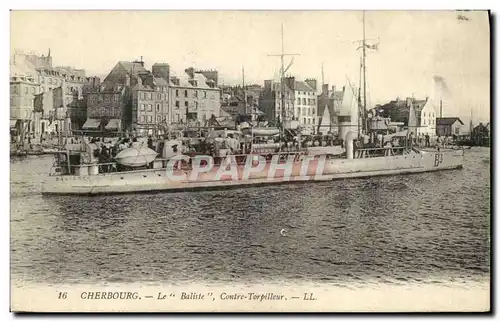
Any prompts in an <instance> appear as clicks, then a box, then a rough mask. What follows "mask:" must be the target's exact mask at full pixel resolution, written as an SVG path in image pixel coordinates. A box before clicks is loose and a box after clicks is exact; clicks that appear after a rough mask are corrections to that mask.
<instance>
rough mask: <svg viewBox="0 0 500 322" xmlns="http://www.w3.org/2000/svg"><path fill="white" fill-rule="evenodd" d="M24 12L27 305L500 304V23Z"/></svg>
mask: <svg viewBox="0 0 500 322" xmlns="http://www.w3.org/2000/svg"><path fill="white" fill-rule="evenodd" d="M10 18H11V52H10V54H11V57H10V187H11V194H10V242H11V244H10V267H11V276H10V278H11V307H10V309H11V311H13V312H487V311H490V306H491V304H490V293H491V290H490V278H491V277H490V274H491V270H490V249H491V244H490V240H491V236H490V231H491V224H490V223H491V208H490V204H491V199H490V198H491V174H490V171H491V150H490V139H491V123H490V106H491V105H490V104H491V102H490V91H491V87H490V78H491V75H490V13H489V12H488V11H469V10H453V11H452V10H447V11H369V10H366V11H363V10H357V11H306V10H304V11H201V10H200V11H161V10H158V11H88V10H87V11H76V10H75V11H16V10H14V11H11V14H10Z"/></svg>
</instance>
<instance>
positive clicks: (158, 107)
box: [156, 104, 160, 112]
mask: <svg viewBox="0 0 500 322" xmlns="http://www.w3.org/2000/svg"><path fill="white" fill-rule="evenodd" d="M156 111H157V112H159V111H160V104H156Z"/></svg>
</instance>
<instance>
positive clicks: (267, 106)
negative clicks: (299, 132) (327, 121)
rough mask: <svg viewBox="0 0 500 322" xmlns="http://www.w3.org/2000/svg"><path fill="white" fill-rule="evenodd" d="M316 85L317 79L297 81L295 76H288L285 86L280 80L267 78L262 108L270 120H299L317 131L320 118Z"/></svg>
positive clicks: (303, 124) (262, 97)
mask: <svg viewBox="0 0 500 322" xmlns="http://www.w3.org/2000/svg"><path fill="white" fill-rule="evenodd" d="M316 87H317V84H316V80H315V79H306V80H305V81H297V80H295V77H286V78H285V79H284V85H283V87H282V85H281V83H279V82H274V81H272V80H266V81H265V82H264V90H263V91H262V96H261V99H260V110H261V111H262V112H263V113H264V115H265V116H266V118H267V119H268V120H281V119H283V118H285V119H289V120H294V121H298V122H299V124H300V125H301V126H303V127H305V128H308V129H310V130H311V131H313V132H315V131H316V126H317V120H318V116H317V109H318V101H317V92H316ZM282 92H283V94H282ZM282 95H283V96H282ZM282 97H283V100H282ZM282 104H284V106H283V107H282V106H281V105H282Z"/></svg>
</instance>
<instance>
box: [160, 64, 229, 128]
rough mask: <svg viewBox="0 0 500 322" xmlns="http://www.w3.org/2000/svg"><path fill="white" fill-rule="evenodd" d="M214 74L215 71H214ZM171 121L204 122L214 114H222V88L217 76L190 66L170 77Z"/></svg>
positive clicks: (216, 115)
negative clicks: (207, 75)
mask: <svg viewBox="0 0 500 322" xmlns="http://www.w3.org/2000/svg"><path fill="white" fill-rule="evenodd" d="M212 76H213V73H212ZM170 97H171V100H170V110H171V112H170V123H186V122H189V121H196V122H199V123H200V124H204V123H205V122H206V121H208V120H209V119H210V118H211V117H212V115H214V116H215V117H219V116H221V113H222V112H221V90H220V89H219V88H218V87H217V83H216V77H213V78H211V79H209V78H207V77H206V76H205V75H204V71H195V70H194V68H192V67H190V68H188V69H186V70H185V71H184V73H181V75H178V76H171V77H170Z"/></svg>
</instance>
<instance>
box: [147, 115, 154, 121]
mask: <svg viewBox="0 0 500 322" xmlns="http://www.w3.org/2000/svg"><path fill="white" fill-rule="evenodd" d="M147 117H148V119H147V123H153V116H151V115H148V116H147Z"/></svg>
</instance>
